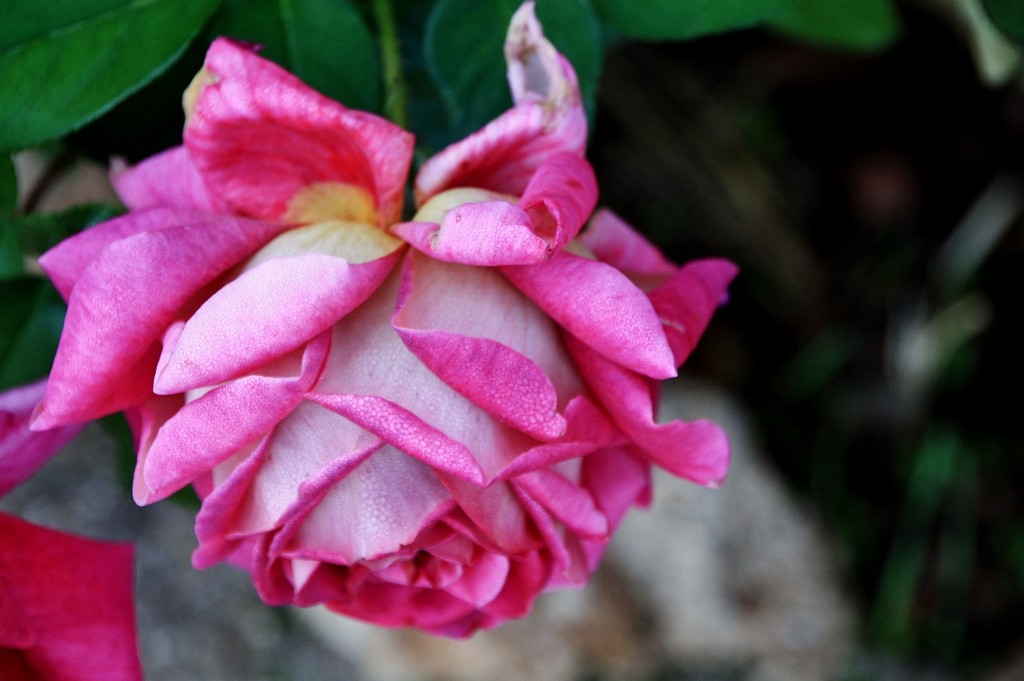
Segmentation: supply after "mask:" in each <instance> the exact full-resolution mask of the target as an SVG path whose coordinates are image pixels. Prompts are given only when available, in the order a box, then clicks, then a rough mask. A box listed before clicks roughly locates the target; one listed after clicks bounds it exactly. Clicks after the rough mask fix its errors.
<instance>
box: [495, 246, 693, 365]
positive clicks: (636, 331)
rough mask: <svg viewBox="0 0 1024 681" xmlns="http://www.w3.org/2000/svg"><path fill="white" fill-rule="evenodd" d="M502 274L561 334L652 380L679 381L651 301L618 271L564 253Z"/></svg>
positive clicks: (505, 269)
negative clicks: (555, 323)
mask: <svg viewBox="0 0 1024 681" xmlns="http://www.w3.org/2000/svg"><path fill="white" fill-rule="evenodd" d="M501 271H502V273H503V274H504V275H505V276H506V277H508V279H509V281H511V282H512V283H513V284H514V285H515V286H516V288H518V289H519V290H520V291H522V292H523V293H525V294H526V295H527V297H529V298H530V300H532V301H533V302H535V303H537V305H538V306H539V307H540V308H541V309H542V310H544V311H545V312H547V313H548V314H549V315H551V317H552V318H554V319H555V320H556V321H557V322H558V323H559V324H561V325H562V327H563V328H565V329H566V330H567V331H569V332H570V333H571V334H572V335H573V336H575V337H576V338H579V339H580V340H581V341H583V342H584V343H586V344H587V345H589V346H590V347H592V348H594V349H595V350H596V351H597V352H600V353H601V354H602V355H604V356H605V357H608V358H609V359H611V360H613V361H615V362H618V363H619V364H621V365H623V366H625V367H628V368H630V369H632V370H634V371H638V372H640V373H642V374H644V375H645V376H650V377H652V378H670V377H672V376H675V375H676V371H675V365H674V363H673V358H672V351H671V348H670V346H669V343H668V340H667V339H666V338H665V332H664V330H663V329H662V325H661V321H660V320H659V319H658V316H657V314H656V313H655V310H654V308H653V307H652V305H651V303H650V301H649V300H648V299H647V296H645V295H644V293H643V291H641V290H640V289H638V288H637V287H636V286H634V285H633V283H632V282H630V281H629V279H627V278H626V276H625V275H623V274H622V273H621V272H619V271H618V270H616V269H615V268H614V267H611V266H609V265H605V264H604V263H601V262H597V261H596V260H590V259H588V258H582V257H579V256H576V255H572V254H570V253H565V252H563V253H559V254H557V255H556V256H555V257H553V258H551V260H548V261H547V262H545V263H541V264H539V265H526V266H522V267H503V268H502V269H501Z"/></svg>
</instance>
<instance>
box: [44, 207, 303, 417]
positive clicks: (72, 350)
mask: <svg viewBox="0 0 1024 681" xmlns="http://www.w3.org/2000/svg"><path fill="white" fill-rule="evenodd" d="M282 229H283V226H281V225H275V224H271V223H263V222H252V221H247V220H238V219H234V218H215V217H213V216H210V217H209V218H208V219H207V220H205V221H203V222H195V223H191V224H187V225H182V226H179V227H171V228H167V229H163V230H159V231H149V232H142V233H140V234H136V235H134V236H131V237H128V238H125V239H121V240H120V241H117V242H114V243H112V244H110V245H109V246H107V248H106V249H104V250H103V251H102V253H100V254H99V255H98V256H97V257H96V258H95V259H94V260H93V261H92V263H91V264H90V265H89V267H88V269H86V271H85V273H84V274H83V275H82V277H81V279H79V281H78V283H77V284H76V285H75V287H74V291H73V292H72V295H71V298H70V300H69V302H68V313H67V317H66V319H65V322H64V332H63V334H62V336H61V342H60V345H59V346H58V348H57V356H56V358H55V359H54V364H53V369H52V371H51V373H50V381H49V383H48V385H47V389H46V396H45V398H44V400H43V402H42V403H41V410H39V411H38V412H37V414H36V416H35V418H34V420H33V424H32V425H33V428H36V429H46V428H52V427H54V426H59V425H64V424H67V423H73V422H76V421H85V420H89V419H93V418H96V417H99V416H103V415H105V414H109V413H112V412H114V411H119V410H120V409H124V408H125V407H127V406H130V405H125V404H114V403H112V401H111V398H110V396H111V394H112V393H114V392H116V391H117V390H118V389H119V383H120V382H122V381H123V380H124V379H125V378H126V376H128V375H129V372H130V371H131V370H132V368H133V367H134V366H135V365H137V364H138V363H139V362H140V361H142V360H144V359H145V358H146V357H147V355H148V353H150V351H151V349H152V347H153V345H154V343H155V342H156V341H157V340H159V338H160V336H161V335H162V334H163V332H164V329H166V327H167V326H168V325H169V324H170V323H171V321H172V320H173V319H174V318H175V316H176V315H177V314H178V312H179V310H180V309H181V308H182V307H183V306H184V305H185V303H186V302H188V300H189V299H190V298H191V297H192V296H193V295H194V294H195V293H196V292H197V291H199V290H200V289H201V288H202V287H203V286H204V285H206V284H207V283H209V282H210V281H212V280H213V279H215V278H216V277H218V276H220V275H221V274H223V273H224V272H225V271H226V270H228V269H229V268H231V267H232V266H233V265H235V264H236V263H237V262H238V261H239V260H241V259H242V258H244V257H245V256H246V255H248V254H250V253H252V252H253V251H254V250H256V249H257V248H259V246H260V245H262V244H263V243H265V242H266V241H267V240H269V239H270V238H272V237H273V236H274V235H276V234H277V233H278V232H280V231H281V230H282Z"/></svg>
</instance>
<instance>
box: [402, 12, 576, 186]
mask: <svg viewBox="0 0 1024 681" xmlns="http://www.w3.org/2000/svg"><path fill="white" fill-rule="evenodd" d="M505 59H506V61H507V63H508V78H509V86H510V88H511V90H512V96H513V99H514V101H515V106H514V107H513V108H512V109H510V110H509V111H507V112H505V113H504V114H503V115H501V116H500V117H498V118H497V119H495V120H494V121H491V122H490V123H489V124H488V125H486V126H485V127H484V128H483V129H482V130H480V131H478V132H476V133H474V134H472V135H470V136H469V137H467V138H466V139H464V140H462V141H460V142H456V143H455V144H453V145H451V146H449V147H447V148H446V149H444V150H442V151H441V152H440V153H438V154H437V155H435V156H434V157H433V158H431V159H429V160H428V161H427V162H426V163H424V164H423V167H422V168H421V169H420V171H419V173H418V175H417V176H416V183H415V190H416V203H417V205H423V203H425V202H426V201H427V200H428V199H430V197H432V196H434V195H435V194H437V193H439V192H441V191H444V190H445V189H449V188H452V187H479V188H481V189H488V190H492V191H497V192H502V193H506V194H515V195H517V196H518V195H520V194H522V193H523V190H524V189H525V188H526V186H527V184H528V183H529V181H530V178H531V177H532V176H533V174H534V172H535V171H536V170H537V168H539V167H540V165H541V164H542V163H543V162H544V160H545V159H546V158H548V157H549V156H551V155H553V154H557V153H559V152H569V153H572V154H576V155H579V156H582V155H583V151H584V149H585V148H586V143H587V117H586V113H585V112H584V110H583V104H582V102H581V100H580V94H579V85H578V84H577V81H576V73H575V71H573V69H572V66H571V65H570V64H569V62H568V60H566V59H565V58H564V57H562V55H560V54H558V51H557V50H555V48H554V46H553V45H552V44H551V43H550V42H549V41H548V40H547V39H546V38H545V37H544V35H543V32H542V30H541V27H540V23H539V22H538V21H537V18H536V16H535V15H534V13H533V6H532V3H525V4H524V5H523V7H522V8H520V10H519V11H518V12H516V14H515V16H514V17H513V19H512V22H511V24H510V25H509V31H508V36H507V38H506V40H505Z"/></svg>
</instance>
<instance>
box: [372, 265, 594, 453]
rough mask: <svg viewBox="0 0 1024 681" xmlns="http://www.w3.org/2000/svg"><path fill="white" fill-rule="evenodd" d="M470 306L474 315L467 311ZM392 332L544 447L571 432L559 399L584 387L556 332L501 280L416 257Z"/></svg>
mask: <svg viewBox="0 0 1024 681" xmlns="http://www.w3.org/2000/svg"><path fill="white" fill-rule="evenodd" d="M468 300H472V301H473V309H472V310H470V309H467V306H465V305H464V304H462V302H463V301H468ZM479 309H486V310H489V311H491V312H492V313H491V314H487V315H481V314H478V313H477V312H476V311H477V310H479ZM392 325H393V326H394V328H395V331H396V332H397V333H398V335H399V336H400V337H401V338H402V341H403V342H404V343H405V345H406V346H407V347H408V348H409V349H410V350H411V351H412V352H413V353H414V354H415V355H416V356H417V357H419V359H420V360H421V361H422V362H423V363H424V364H425V365H426V366H427V367H429V368H430V370H431V371H432V372H433V373H434V374H435V375H437V376H438V377H440V378H441V379H442V380H444V381H445V383H447V384H448V385H450V386H452V387H453V388H454V389H455V390H457V391H458V392H459V393H460V394H462V395H464V396H465V397H466V398H468V399H469V400H470V401H472V402H473V403H474V404H476V405H478V406H480V407H482V408H483V409H485V410H487V411H488V412H489V413H491V414H493V415H494V416H495V417H497V418H498V419H500V420H501V421H502V422H504V423H507V424H508V425H510V426H512V427H514V428H517V429H518V430H520V431H522V432H524V433H526V434H528V435H530V436H532V437H535V438H537V439H540V440H547V441H549V440H553V439H555V438H557V437H559V436H561V435H562V434H563V433H564V432H565V420H564V419H563V418H562V416H561V415H559V414H558V412H557V409H558V406H559V405H558V403H559V392H561V394H562V395H563V396H564V395H569V394H573V393H574V392H578V391H579V389H580V388H581V387H582V383H581V381H580V379H579V377H578V376H576V375H575V373H574V372H572V370H571V368H569V367H571V365H570V363H569V359H568V357H567V356H566V355H565V352H564V350H563V348H562V345H561V342H560V339H559V337H558V333H557V330H556V329H555V327H554V325H553V324H551V322H550V321H549V320H548V319H547V317H546V316H545V315H544V314H543V313H542V312H541V311H540V310H538V309H537V308H536V306H534V305H533V304H532V303H530V301H529V300H527V299H526V298H525V297H524V296H522V294H520V293H519V292H518V291H516V290H515V289H514V288H512V287H511V286H509V284H508V282H507V281H505V279H504V278H503V277H502V276H501V275H500V274H498V273H496V272H492V271H489V270H483V269H479V268H469V267H463V266H459V265H446V264H441V263H438V262H436V261H432V260H430V259H428V258H424V257H422V256H419V255H417V254H413V255H412V256H411V257H410V258H409V259H408V260H407V261H406V263H405V266H404V268H403V271H402V287H401V290H400V292H399V299H398V305H397V306H396V311H395V315H394V316H393V317H392ZM533 358H536V360H537V361H536V362H535V361H534V359H533ZM538 362H539V363H540V364H538ZM545 369H549V370H550V371H551V373H552V374H553V375H554V377H555V379H557V380H558V382H559V383H560V386H559V387H560V388H561V391H559V390H558V389H557V388H556V386H555V384H554V382H553V381H552V378H550V377H549V376H548V374H547V372H546V371H545Z"/></svg>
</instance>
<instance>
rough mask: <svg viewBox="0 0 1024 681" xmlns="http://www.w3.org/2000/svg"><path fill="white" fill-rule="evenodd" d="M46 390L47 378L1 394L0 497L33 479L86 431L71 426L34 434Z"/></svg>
mask: <svg viewBox="0 0 1024 681" xmlns="http://www.w3.org/2000/svg"><path fill="white" fill-rule="evenodd" d="M45 391H46V379H43V380H40V381H36V382H35V383H29V384H28V385H23V386H19V387H17V388H12V389H10V390H7V391H5V392H2V393H0V497H2V496H3V495H5V494H6V493H7V492H9V491H11V490H12V489H14V488H15V487H17V486H18V485H19V484H21V483H22V482H24V481H25V480H27V479H28V478H29V477H31V476H32V474H33V473H35V472H36V471H37V470H39V468H41V467H42V466H43V464H45V463H46V462H47V461H49V460H50V459H51V458H52V457H53V456H54V455H55V454H56V453H57V452H59V451H60V450H61V449H62V448H63V447H64V445H66V444H67V443H68V442H70V441H71V440H72V438H74V437H75V435H77V434H78V433H79V431H81V430H82V428H83V426H82V425H77V424H76V425H71V426H63V427H60V428H56V429H54V430H48V431H44V432H33V431H31V430H29V427H28V424H29V420H30V419H31V416H32V410H33V409H35V407H36V405H37V404H38V403H39V401H40V400H41V399H43V393H44V392H45Z"/></svg>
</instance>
